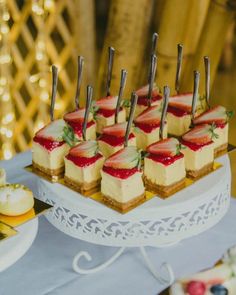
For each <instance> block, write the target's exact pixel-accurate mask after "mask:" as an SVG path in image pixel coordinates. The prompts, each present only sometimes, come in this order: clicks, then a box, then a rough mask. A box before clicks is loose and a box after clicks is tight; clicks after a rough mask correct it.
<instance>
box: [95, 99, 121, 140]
mask: <svg viewBox="0 0 236 295" xmlns="http://www.w3.org/2000/svg"><path fill="white" fill-rule="evenodd" d="M117 100H118V96H108V97H105V98H102V99H99V100H97V101H96V102H95V112H96V115H95V117H96V131H97V133H99V134H101V133H102V130H103V128H104V127H106V126H110V125H113V124H114V122H115V112H116V105H117ZM125 120H126V112H125V109H124V108H123V107H121V108H120V110H119V112H118V116H117V123H122V122H125Z"/></svg>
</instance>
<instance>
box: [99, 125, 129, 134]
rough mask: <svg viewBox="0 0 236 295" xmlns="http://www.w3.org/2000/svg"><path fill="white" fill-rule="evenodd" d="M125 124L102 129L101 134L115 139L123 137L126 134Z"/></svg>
mask: <svg viewBox="0 0 236 295" xmlns="http://www.w3.org/2000/svg"><path fill="white" fill-rule="evenodd" d="M126 127H127V122H123V123H117V124H114V125H111V126H107V127H104V128H103V130H102V133H103V134H107V135H112V136H116V137H124V136H125V132H126Z"/></svg>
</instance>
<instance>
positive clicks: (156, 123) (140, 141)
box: [134, 106, 167, 151]
mask: <svg viewBox="0 0 236 295" xmlns="http://www.w3.org/2000/svg"><path fill="white" fill-rule="evenodd" d="M160 124H161V111H160V109H159V107H158V106H152V107H150V108H148V109H146V110H145V111H143V112H142V113H141V114H140V115H139V116H138V117H137V118H136V119H135V120H134V125H135V128H134V133H135V136H136V143H137V147H138V149H141V150H143V151H146V148H147V146H149V145H150V144H152V143H154V142H156V141H159V139H160ZM166 137H167V123H166V124H165V126H164V129H163V138H166Z"/></svg>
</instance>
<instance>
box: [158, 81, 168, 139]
mask: <svg viewBox="0 0 236 295" xmlns="http://www.w3.org/2000/svg"><path fill="white" fill-rule="evenodd" d="M169 96H170V88H169V87H168V86H164V101H163V109H162V113H161V125H160V139H164V128H165V120H166V113H167V107H168V102H169Z"/></svg>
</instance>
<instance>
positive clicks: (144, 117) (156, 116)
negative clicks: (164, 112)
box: [134, 106, 161, 125]
mask: <svg viewBox="0 0 236 295" xmlns="http://www.w3.org/2000/svg"><path fill="white" fill-rule="evenodd" d="M134 122H135V123H138V124H139V123H141V124H155V125H160V122H161V111H160V110H159V106H152V107H150V108H148V109H146V110H145V111H143V112H142V113H141V114H140V115H139V116H138V117H137V118H136V119H135V121H134Z"/></svg>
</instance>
